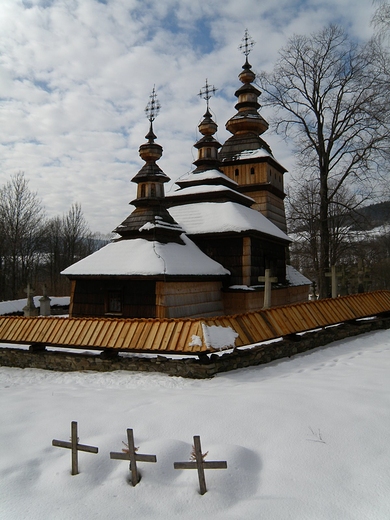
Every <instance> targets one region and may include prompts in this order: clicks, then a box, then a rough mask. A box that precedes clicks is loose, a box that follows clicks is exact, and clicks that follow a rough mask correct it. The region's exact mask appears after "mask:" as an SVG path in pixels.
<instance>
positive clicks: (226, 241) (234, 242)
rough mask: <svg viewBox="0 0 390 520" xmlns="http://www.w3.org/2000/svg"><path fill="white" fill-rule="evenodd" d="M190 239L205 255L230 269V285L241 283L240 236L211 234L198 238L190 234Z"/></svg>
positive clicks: (241, 254) (241, 248) (241, 247)
mask: <svg viewBox="0 0 390 520" xmlns="http://www.w3.org/2000/svg"><path fill="white" fill-rule="evenodd" d="M191 239H192V240H193V241H194V242H195V244H196V245H197V246H198V247H199V248H200V249H201V250H202V251H203V252H204V253H205V254H206V255H208V256H210V257H211V258H212V259H213V260H215V261H216V262H219V263H220V264H222V265H223V266H224V267H225V268H226V269H228V270H229V271H230V273H231V276H230V278H229V284H230V285H241V284H242V283H243V264H242V261H243V243H242V238H241V237H237V236H235V237H234V236H230V237H224V238H217V237H215V236H211V237H209V238H199V237H197V236H196V235H192V236H191Z"/></svg>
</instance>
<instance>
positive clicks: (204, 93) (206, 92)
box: [198, 78, 218, 110]
mask: <svg viewBox="0 0 390 520" xmlns="http://www.w3.org/2000/svg"><path fill="white" fill-rule="evenodd" d="M217 90H218V89H217V88H215V87H214V85H209V84H208V83H207V78H206V85H205V86H204V87H203V88H201V89H200V92H199V94H198V96H200V97H202V98H203V99H205V100H206V104H207V110H208V109H209V100H210V98H211V97H212V96H213V95H214V94H215V93H216V92H217Z"/></svg>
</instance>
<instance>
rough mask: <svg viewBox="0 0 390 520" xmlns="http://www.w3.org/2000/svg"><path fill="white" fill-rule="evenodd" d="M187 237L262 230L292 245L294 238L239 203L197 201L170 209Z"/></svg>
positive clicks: (256, 212)
mask: <svg viewBox="0 0 390 520" xmlns="http://www.w3.org/2000/svg"><path fill="white" fill-rule="evenodd" d="M169 212H170V213H171V215H172V216H173V218H174V219H175V220H176V221H177V222H179V223H180V225H181V226H182V227H183V228H184V230H185V232H186V233H187V234H188V235H198V234H203V233H225V232H229V231H232V232H238V233H240V232H243V231H260V232H261V233H264V234H266V235H270V236H272V237H276V238H280V239H283V240H286V241H289V242H291V239H290V238H289V237H288V236H287V235H286V234H285V233H284V232H283V231H282V230H281V229H279V228H278V227H277V226H275V224H273V223H272V222H271V221H270V220H268V219H267V218H266V217H265V216H264V215H262V214H261V213H259V212H258V211H255V210H253V209H250V208H247V207H245V206H242V205H241V204H238V203H236V202H223V203H218V202H198V203H195V204H184V205H182V206H174V207H172V208H170V209H169Z"/></svg>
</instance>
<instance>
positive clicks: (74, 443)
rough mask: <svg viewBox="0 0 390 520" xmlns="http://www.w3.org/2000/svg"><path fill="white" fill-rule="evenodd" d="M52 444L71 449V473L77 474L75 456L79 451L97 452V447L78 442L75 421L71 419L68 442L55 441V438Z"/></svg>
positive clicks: (77, 465) (76, 457) (76, 458)
mask: <svg viewBox="0 0 390 520" xmlns="http://www.w3.org/2000/svg"><path fill="white" fill-rule="evenodd" d="M52 446H57V447H58V448H69V449H71V450H72V475H78V472H79V464H78V456H77V455H78V452H79V451H87V452H88V453H97V452H98V448H95V446H86V445H85V444H79V443H78V437H77V422H76V421H72V425H71V437H70V442H67V441H57V440H56V439H53V441H52Z"/></svg>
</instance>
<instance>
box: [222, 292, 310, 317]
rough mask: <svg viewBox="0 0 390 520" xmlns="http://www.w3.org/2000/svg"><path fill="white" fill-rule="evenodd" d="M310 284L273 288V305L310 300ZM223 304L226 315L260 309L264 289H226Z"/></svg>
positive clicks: (262, 303) (262, 302)
mask: <svg viewBox="0 0 390 520" xmlns="http://www.w3.org/2000/svg"><path fill="white" fill-rule="evenodd" d="M309 290H310V286H309V285H300V286H291V287H280V288H276V287H275V288H274V287H273V288H272V291H271V306H272V307H277V306H280V305H289V304H291V303H299V302H304V301H308V298H309ZM223 304H224V311H225V314H226V315H233V314H242V313H245V312H253V311H259V310H261V309H262V307H263V305H264V291H263V290H259V291H244V290H243V291H224V293H223Z"/></svg>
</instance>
